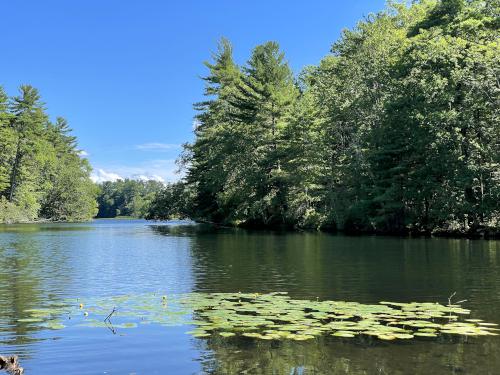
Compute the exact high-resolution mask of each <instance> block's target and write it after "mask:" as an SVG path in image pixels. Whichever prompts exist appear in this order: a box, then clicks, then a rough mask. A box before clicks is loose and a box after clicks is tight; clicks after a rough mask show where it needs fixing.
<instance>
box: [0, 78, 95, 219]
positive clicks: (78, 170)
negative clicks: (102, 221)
mask: <svg viewBox="0 0 500 375" xmlns="http://www.w3.org/2000/svg"><path fill="white" fill-rule="evenodd" d="M90 172H91V168H90V164H89V163H88V161H87V160H86V159H85V158H83V157H81V153H80V150H78V146H77V142H76V138H75V137H74V136H72V135H71V129H70V128H69V126H68V123H67V121H66V120H65V119H63V118H61V117H59V118H57V120H56V121H55V122H51V121H50V120H49V116H48V115H47V113H46V111H45V107H44V104H43V102H42V101H41V98H40V95H39V93H38V90H37V89H35V88H34V87H32V86H29V85H22V86H21V87H20V88H19V95H17V96H13V97H8V95H7V94H6V93H5V92H4V91H3V89H1V88H0V223H1V222H18V221H32V220H35V219H49V220H56V221H80V220H88V219H90V218H92V217H93V216H94V215H95V213H96V212H97V203H96V200H95V197H96V194H97V189H96V186H95V185H94V183H93V182H92V181H91V180H90Z"/></svg>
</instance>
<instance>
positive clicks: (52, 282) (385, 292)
mask: <svg viewBox="0 0 500 375" xmlns="http://www.w3.org/2000/svg"><path fill="white" fill-rule="evenodd" d="M0 259H1V266H0V354H9V353H15V354H18V355H19V356H20V358H21V364H22V365H23V366H24V367H25V369H26V374H132V373H135V374H193V373H195V374H197V373H216V374H233V373H245V374H407V373H412V374H499V373H500V336H499V337H488V338H484V337H481V338H473V339H471V338H469V339H468V340H455V341H450V340H443V339H442V340H437V341H420V340H412V341H409V342H403V343H401V342H398V343H395V342H390V343H375V344H373V343H372V344H369V345H368V344H366V343H363V342H360V341H359V340H356V339H351V340H349V339H345V340H343V339H338V338H320V339H315V340H312V341H307V342H288V341H284V342H272V343H269V342H258V343H255V342H252V341H238V340H221V339H210V340H206V339H196V338H193V337H191V336H189V335H186V334H185V332H186V331H188V330H189V329H190V327H189V326H188V327H186V326H183V327H182V326H181V327H163V326H156V325H154V324H153V325H140V326H139V327H138V328H136V329H130V330H118V331H117V334H113V333H112V332H111V331H110V330H107V329H104V328H88V327H74V326H68V328H65V329H62V330H58V331H53V330H47V329H43V328H40V327H37V326H36V325H33V324H29V323H21V322H18V321H17V320H18V319H19V317H20V316H22V313H23V311H24V310H26V309H30V308H37V307H40V306H43V305H44V304H46V303H47V302H48V301H50V302H58V301H63V300H64V299H66V298H68V297H81V298H83V297H106V296H114V295H119V294H130V293H144V292H156V291H161V292H163V291H165V292H166V293H184V292H191V291H197V292H200V291H203V292H237V291H242V292H269V291H287V292H289V293H290V295H291V296H292V297H295V298H307V299H316V298H319V299H334V300H348V301H358V302H365V303H371V302H378V301H381V300H389V301H402V302H410V301H433V302H434V301H437V302H442V303H444V302H446V301H447V298H448V296H449V295H450V294H451V293H453V292H456V293H457V297H456V298H458V299H467V300H468V301H467V302H465V303H464V305H463V306H464V307H466V308H469V309H472V310H473V312H472V314H473V316H474V317H478V318H482V319H485V320H487V321H491V322H496V323H500V241H484V240H458V239H423V238H422V239H420V238H419V239H402V238H388V237H345V236H335V235H328V234H320V233H286V234H283V233H271V232H248V231H243V230H233V229H217V230H215V229H213V228H209V227H206V226H197V225H191V224H190V223H185V222H184V223H183V222H172V223H166V224H165V225H158V224H154V225H152V224H151V223H147V222H145V221H119V220H116V221H112V220H102V221H96V222H93V223H88V224H76V225H75V224H48V225H18V226H0Z"/></svg>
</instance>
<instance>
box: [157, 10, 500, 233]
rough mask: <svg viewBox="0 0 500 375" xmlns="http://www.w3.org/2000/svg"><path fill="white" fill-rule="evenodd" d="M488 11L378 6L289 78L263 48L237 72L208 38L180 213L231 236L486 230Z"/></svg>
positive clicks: (494, 54)
mask: <svg viewBox="0 0 500 375" xmlns="http://www.w3.org/2000/svg"><path fill="white" fill-rule="evenodd" d="M499 14H500V6H499V2H497V1H482V0H469V1H466V0H442V1H432V0H423V1H420V2H417V3H413V4H411V5H405V4H397V3H390V5H389V6H388V8H387V9H386V10H384V11H382V12H380V13H378V14H375V15H369V16H368V17H367V18H366V19H364V20H363V21H361V22H359V23H358V25H357V26H356V27H355V28H354V29H353V30H346V31H344V32H343V34H342V36H341V38H340V39H339V40H338V41H337V42H335V43H334V44H333V47H332V50H331V54H330V55H328V56H326V57H325V58H324V59H323V60H322V61H321V62H320V63H319V65H318V66H311V67H307V68H306V69H304V71H302V72H301V73H300V74H299V75H298V76H294V74H293V73H292V71H291V69H290V67H289V65H288V63H287V61H286V59H285V55H284V53H283V52H282V51H281V50H280V48H279V46H278V44H277V43H275V42H268V43H265V44H263V45H259V46H257V47H256V48H255V49H254V50H253V51H252V54H251V56H250V58H249V60H248V61H247V63H246V64H245V65H244V66H238V65H237V64H236V63H235V62H234V60H233V56H232V47H231V44H230V43H229V42H228V41H227V40H222V41H221V43H220V47H219V50H218V51H217V52H216V53H215V54H214V55H213V62H209V63H208V62H207V63H206V66H207V67H208V69H209V74H208V76H207V77H205V78H204V79H205V81H206V89H205V96H206V100H205V101H203V102H201V103H197V104H196V105H195V107H196V109H197V110H198V111H199V114H198V115H197V117H196V120H197V123H198V126H197V128H196V130H195V136H196V137H195V141H194V142H193V143H192V144H188V145H187V146H186V147H185V151H184V154H183V157H182V161H183V163H184V165H185V166H186V178H185V181H184V185H183V187H184V188H183V189H182V195H181V196H182V198H181V199H179V201H181V202H184V203H182V204H180V205H179V206H182V207H181V210H185V211H186V210H187V211H189V215H190V216H191V217H194V218H199V219H203V220H208V221H213V222H220V223H231V224H236V225H262V226H293V227H300V228H338V229H343V230H350V231H376V232H398V233H400V232H424V233H429V232H439V231H444V232H455V231H456V232H471V231H477V230H481V229H482V228H485V227H489V228H499V227H500V207H499V204H500V203H499V202H500V199H499V198H500V167H499V163H500V153H499V150H500V126H499V104H500V103H499V92H500V83H499V82H500V79H499V73H500V72H499V66H500V65H499V59H500V49H499V32H498V30H499V26H500V21H499ZM167 195H168V194H167ZM165 199H170V200H175V198H172V197H170V196H168V197H167V196H166V198H165ZM165 199H164V200H165ZM159 201H161V199H159ZM156 206H157V207H160V206H161V205H160V204H158V202H157V204H156ZM160 213H161V210H160ZM157 216H158V215H157ZM160 216H161V215H160Z"/></svg>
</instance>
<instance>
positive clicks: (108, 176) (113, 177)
mask: <svg viewBox="0 0 500 375" xmlns="http://www.w3.org/2000/svg"><path fill="white" fill-rule="evenodd" d="M90 179H91V180H92V181H94V182H95V183H101V182H104V181H118V180H123V179H124V178H123V177H122V176H120V175H119V174H116V173H113V172H106V171H105V170H104V169H98V170H97V171H94V172H92V175H91V176H90Z"/></svg>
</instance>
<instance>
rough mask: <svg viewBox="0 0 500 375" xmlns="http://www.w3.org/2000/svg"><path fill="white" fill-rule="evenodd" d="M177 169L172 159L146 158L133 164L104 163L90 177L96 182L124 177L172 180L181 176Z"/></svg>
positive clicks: (160, 180) (144, 179)
mask: <svg viewBox="0 0 500 375" xmlns="http://www.w3.org/2000/svg"><path fill="white" fill-rule="evenodd" d="M177 169H178V168H177V165H176V164H175V160H174V159H157V160H147V161H144V162H141V163H138V164H135V165H106V166H104V167H103V168H101V169H97V171H96V172H94V173H93V174H92V177H91V178H92V180H93V181H95V182H97V183H100V182H103V181H116V180H119V179H122V180H123V179H125V178H130V179H135V180H143V181H146V180H154V181H159V182H174V181H177V180H179V179H180V178H181V177H182V176H181V175H180V174H179V173H177ZM111 171H112V172H111Z"/></svg>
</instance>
